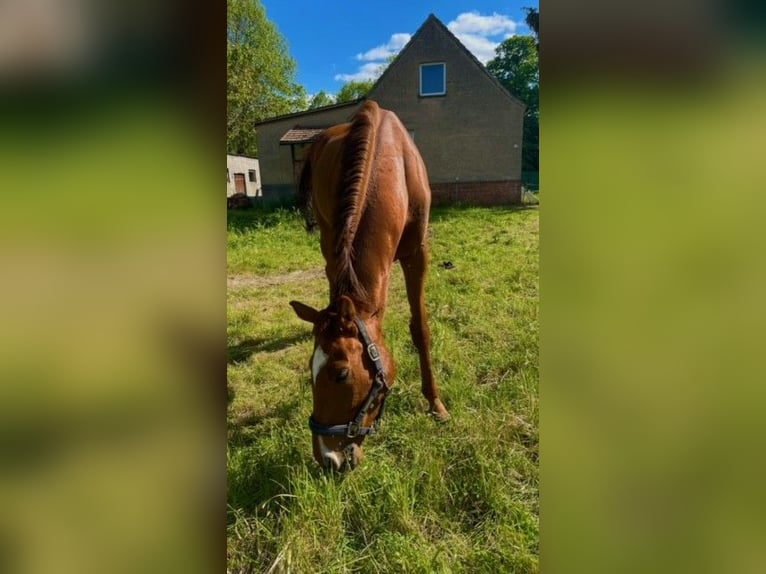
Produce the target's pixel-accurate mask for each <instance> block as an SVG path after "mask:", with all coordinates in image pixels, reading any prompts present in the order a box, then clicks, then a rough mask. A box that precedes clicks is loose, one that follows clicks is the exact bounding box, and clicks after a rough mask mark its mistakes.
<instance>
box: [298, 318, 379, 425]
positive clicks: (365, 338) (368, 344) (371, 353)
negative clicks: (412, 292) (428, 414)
mask: <svg viewBox="0 0 766 574" xmlns="http://www.w3.org/2000/svg"><path fill="white" fill-rule="evenodd" d="M354 322H355V323H356V326H357V328H358V330H359V338H360V339H361V340H362V344H363V345H364V348H365V349H366V351H367V356H368V357H369V358H370V360H371V361H372V363H373V365H374V367H375V375H374V377H373V381H372V388H371V389H370V393H369V394H368V395H367V398H366V399H365V400H364V403H362V406H361V407H360V409H359V412H358V413H357V414H356V416H355V417H354V420H352V421H351V422H350V423H348V424H345V425H323V424H320V423H318V422H316V421H315V420H314V417H313V416H311V417H309V428H310V429H311V432H313V433H315V434H319V435H324V436H345V437H348V438H354V437H357V436H366V435H372V434H375V432H376V430H377V429H376V425H377V423H378V420H379V419H380V416H381V415H382V414H383V407H384V405H385V404H386V395H387V394H388V391H389V390H390V387H389V386H388V383H387V382H386V374H385V373H384V372H383V361H381V360H380V351H378V346H377V345H376V344H375V343H373V342H372V339H371V338H370V334H369V333H368V332H367V327H366V326H365V324H364V321H362V320H361V319H360V318H358V317H357V318H356V319H355V320H354ZM384 389H385V391H386V394H384V395H383V399H382V401H381V403H380V410H378V416H376V417H375V421H374V422H373V423H372V426H369V427H366V426H362V422H363V421H364V417H365V416H367V412H368V411H369V410H370V407H371V406H372V404H373V403H374V402H375V399H376V398H378V395H379V394H380V393H381V391H383V390H384Z"/></svg>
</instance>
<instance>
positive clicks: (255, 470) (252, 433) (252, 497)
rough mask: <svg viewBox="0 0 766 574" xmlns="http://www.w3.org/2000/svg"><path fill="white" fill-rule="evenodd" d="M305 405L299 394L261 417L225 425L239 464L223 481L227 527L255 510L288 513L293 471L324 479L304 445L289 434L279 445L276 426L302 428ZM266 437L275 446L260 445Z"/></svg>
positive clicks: (244, 418)
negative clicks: (299, 417) (299, 416)
mask: <svg viewBox="0 0 766 574" xmlns="http://www.w3.org/2000/svg"><path fill="white" fill-rule="evenodd" d="M303 400H304V398H303V397H302V396H300V394H298V395H296V396H294V398H292V399H290V400H287V401H283V402H280V403H278V404H277V405H275V406H273V407H272V408H271V409H269V410H267V411H265V412H263V413H260V414H254V413H253V414H249V415H245V416H243V417H241V418H240V419H239V420H237V421H235V422H233V423H230V424H229V441H228V443H229V446H230V447H231V448H232V449H233V451H237V455H236V457H237V463H236V465H233V466H234V468H232V465H230V469H229V472H228V476H227V503H228V506H229V508H230V511H229V512H228V513H227V515H228V516H227V523H228V524H231V523H232V522H233V521H234V520H235V519H236V512H238V511H240V510H241V511H244V512H245V513H246V514H249V513H252V512H253V511H254V510H255V512H256V513H257V514H262V515H269V514H271V515H279V514H281V513H282V512H285V511H288V510H289V508H290V507H291V505H292V502H293V496H292V493H291V491H292V486H291V482H292V480H293V475H294V474H295V469H296V468H298V467H305V468H306V469H307V470H308V471H309V473H310V474H311V475H312V476H314V477H315V478H319V477H320V476H321V475H322V473H323V471H322V469H321V468H320V467H319V465H317V464H315V463H314V461H313V459H312V458H311V456H310V453H311V446H310V444H309V443H308V442H307V441H303V440H295V437H293V436H292V434H290V435H289V436H284V440H282V441H281V442H280V440H279V437H280V435H281V432H280V431H279V430H278V428H279V426H281V425H296V424H300V423H299V422H298V420H297V419H296V413H298V412H299V411H300V404H301V402H302V401H303ZM270 420H271V421H272V422H273V421H279V425H277V426H275V425H274V424H269V423H270ZM266 433H273V436H274V438H275V439H277V440H276V441H274V440H267V441H264V440H263V439H264V437H263V435H264V434H266ZM308 436H309V433H308V429H306V437H308ZM256 446H257V447H258V448H255V447H256Z"/></svg>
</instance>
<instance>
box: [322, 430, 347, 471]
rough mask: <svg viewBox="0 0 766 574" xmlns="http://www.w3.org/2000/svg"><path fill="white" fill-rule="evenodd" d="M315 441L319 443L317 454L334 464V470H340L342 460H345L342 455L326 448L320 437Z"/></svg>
mask: <svg viewBox="0 0 766 574" xmlns="http://www.w3.org/2000/svg"><path fill="white" fill-rule="evenodd" d="M317 441H318V442H319V452H320V453H321V454H322V458H329V459H330V460H331V461H333V463H335V468H340V467H341V466H342V465H343V459H344V458H345V457H344V456H343V454H342V453H339V452H335V451H334V450H330V449H329V448H327V446H325V444H324V441H323V440H322V437H321V436H318V437H317Z"/></svg>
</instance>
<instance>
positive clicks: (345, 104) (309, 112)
mask: <svg viewBox="0 0 766 574" xmlns="http://www.w3.org/2000/svg"><path fill="white" fill-rule="evenodd" d="M363 99H364V98H359V99H357V100H353V101H350V102H343V103H342V104H330V105H329V106H322V107H321V108H311V109H308V110H303V111H302V112H293V113H291V114H282V115H281V116H275V117H273V118H268V119H266V120H261V121H259V122H255V124H253V125H256V126H260V125H263V124H269V123H271V122H278V121H280V120H284V119H287V118H298V117H300V116H310V115H312V114H315V113H317V112H325V111H327V110H332V109H336V108H338V109H339V108H344V107H349V106H355V105H357V104H358V103H359V102H361V101H362V100H363Z"/></svg>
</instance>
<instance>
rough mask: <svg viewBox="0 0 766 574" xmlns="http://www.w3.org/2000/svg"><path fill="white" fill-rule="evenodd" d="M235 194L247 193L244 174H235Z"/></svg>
mask: <svg viewBox="0 0 766 574" xmlns="http://www.w3.org/2000/svg"><path fill="white" fill-rule="evenodd" d="M234 192H235V193H247V184H246V183H245V174H244V173H235V174H234Z"/></svg>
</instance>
